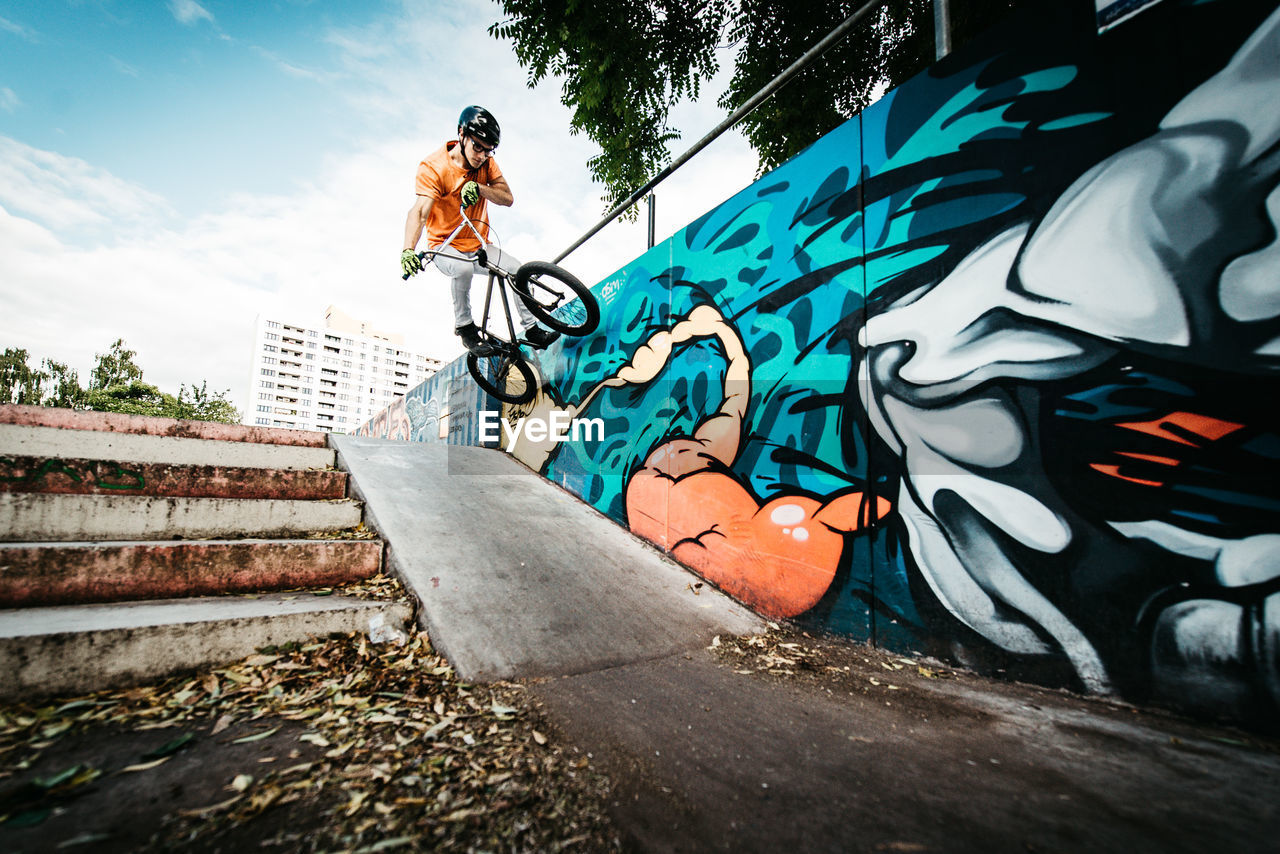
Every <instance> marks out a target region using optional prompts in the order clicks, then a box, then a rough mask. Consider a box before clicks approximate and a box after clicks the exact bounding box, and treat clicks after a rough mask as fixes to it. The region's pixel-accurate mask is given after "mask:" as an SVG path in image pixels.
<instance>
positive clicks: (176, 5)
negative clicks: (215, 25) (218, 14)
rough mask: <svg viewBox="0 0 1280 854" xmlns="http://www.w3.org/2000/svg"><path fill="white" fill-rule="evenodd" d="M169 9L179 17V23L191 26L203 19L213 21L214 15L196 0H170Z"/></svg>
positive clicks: (174, 15)
mask: <svg viewBox="0 0 1280 854" xmlns="http://www.w3.org/2000/svg"><path fill="white" fill-rule="evenodd" d="M169 11H170V12H172V13H173V17H175V18H177V20H178V23H180V24H182V25H183V26H187V27H191V26H194V25H196V24H198V23H199V22H201V21H209V22H211V23H212V21H213V15H211V14H210V13H209V10H208V9H206V8H205V7H203V6H201V5H200V4H199V3H197V2H196V0H169Z"/></svg>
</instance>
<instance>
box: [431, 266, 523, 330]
mask: <svg viewBox="0 0 1280 854" xmlns="http://www.w3.org/2000/svg"><path fill="white" fill-rule="evenodd" d="M460 254H461V253H460ZM475 258H476V253H474V252H471V253H468V254H467V259H468V260H465V261H460V260H457V259H455V258H445V257H444V256H442V255H437V256H435V259H434V263H435V265H436V269H438V270H439V271H440V272H441V273H444V274H445V275H446V276H448V277H449V279H450V282H451V289H452V291H453V328H454V329H461V328H462V327H464V326H466V325H468V324H470V323H475V318H474V317H472V315H471V280H472V278H473V277H474V276H475V274H476V273H486V272H488V271H487V270H485V269H484V268H483V267H481V266H480V265H479V264H477V263H476V261H475ZM508 296H509V298H510V299H511V301H512V302H514V303H515V305H516V313H517V314H519V315H520V325H521V327H522V328H524V329H529V328H530V327H532V326H533V325H534V324H535V323H537V321H536V320H535V319H534V317H533V315H532V314H530V313H529V309H527V308H525V306H524V301H523V300H521V299H520V297H518V296H516V295H515V294H514V293H512V294H509V295H508ZM499 299H501V297H499Z"/></svg>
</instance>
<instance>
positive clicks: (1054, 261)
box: [861, 12, 1280, 711]
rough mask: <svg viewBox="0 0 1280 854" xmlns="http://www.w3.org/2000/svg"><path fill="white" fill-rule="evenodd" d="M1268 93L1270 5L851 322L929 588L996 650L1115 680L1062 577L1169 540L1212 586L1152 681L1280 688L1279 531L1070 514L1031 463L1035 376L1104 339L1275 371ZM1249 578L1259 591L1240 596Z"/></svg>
mask: <svg viewBox="0 0 1280 854" xmlns="http://www.w3.org/2000/svg"><path fill="white" fill-rule="evenodd" d="M1278 106H1280V12H1277V13H1275V14H1273V15H1272V16H1271V17H1270V18H1269V19H1268V20H1267V21H1266V22H1265V23H1264V24H1263V25H1262V26H1261V27H1260V28H1259V29H1258V30H1257V31H1256V32H1255V33H1254V34H1253V36H1252V37H1251V38H1250V39H1249V41H1248V42H1247V43H1246V44H1244V45H1243V46H1242V47H1241V48H1240V49H1239V51H1237V53H1236V54H1235V56H1234V57H1233V58H1232V60H1231V61H1230V63H1229V64H1228V65H1227V67H1226V68H1224V69H1223V70H1222V71H1220V72H1219V73H1218V74H1216V75H1215V76H1213V77H1212V78H1210V79H1209V80H1207V81H1206V82H1205V83H1203V84H1202V85H1201V86H1199V87H1198V88H1196V89H1194V90H1193V91H1192V92H1190V93H1189V94H1188V95H1187V96H1186V97H1185V98H1184V99H1183V100H1182V101H1180V102H1179V103H1178V104H1177V105H1176V106H1175V107H1174V108H1173V109H1172V110H1171V111H1170V112H1169V113H1168V114H1167V115H1166V116H1165V118H1164V120H1163V121H1162V122H1161V124H1160V126H1159V130H1158V132H1157V133H1155V134H1154V135H1152V136H1150V137H1148V138H1147V139H1145V140H1143V141H1141V142H1140V143H1138V144H1135V145H1132V146H1130V147H1129V148H1127V149H1124V150H1122V151H1120V152H1119V153H1117V154H1116V155H1114V156H1112V157H1110V158H1108V159H1107V160H1105V161H1103V162H1102V163H1099V164H1097V165H1096V166H1095V167H1094V168H1092V169H1091V170H1090V171H1088V172H1087V173H1085V174H1084V175H1083V176H1081V177H1080V178H1079V179H1078V180H1077V181H1076V182H1075V183H1074V184H1073V185H1072V186H1071V187H1070V188H1069V189H1068V190H1067V191H1066V192H1065V193H1064V194H1063V195H1062V196H1061V197H1060V198H1058V199H1057V201H1056V202H1055V203H1054V204H1053V206H1052V207H1051V209H1050V210H1049V211H1048V213H1047V214H1046V215H1045V216H1044V218H1043V219H1042V220H1040V221H1038V222H1035V223H1029V224H1023V225H1020V226H1017V227H1013V228H1009V229H1008V230H1006V231H1004V232H1002V233H1000V234H998V235H996V236H995V237H993V238H992V239H990V240H989V241H987V242H986V243H985V244H984V245H982V246H981V247H979V248H978V249H977V250H975V251H974V252H972V253H971V254H970V255H969V256H968V257H967V258H966V259H965V260H964V261H963V262H962V263H961V264H960V265H958V266H957V268H956V269H954V270H953V271H951V272H950V273H949V274H948V275H946V276H945V277H944V278H943V279H942V280H941V281H939V282H937V283H936V284H935V285H933V286H931V287H929V288H925V289H922V290H921V291H918V292H916V293H914V294H911V295H909V296H907V297H905V298H903V299H901V300H899V301H898V302H897V303H896V304H894V305H893V306H891V307H889V308H888V309H887V310H886V311H884V312H883V313H881V314H879V315H878V316H875V317H873V318H871V319H869V320H868V321H867V324H866V326H865V329H864V330H863V340H862V343H863V345H864V346H865V347H866V348H867V349H868V356H867V360H866V362H865V364H864V366H863V368H862V370H863V371H864V375H863V379H864V382H862V383H861V386H862V388H863V389H864V390H865V389H869V391H864V394H865V395H866V397H867V398H868V399H867V400H865V403H866V405H867V409H868V411H869V413H870V415H871V419H872V422H873V424H874V428H875V430H876V432H877V433H878V435H879V436H880V437H881V438H882V439H883V440H884V441H886V442H888V443H889V444H890V446H891V447H892V448H893V449H894V450H896V451H897V452H898V454H899V455H900V458H901V460H902V463H903V466H904V478H903V484H902V488H901V494H900V495H899V497H898V499H897V502H896V504H897V507H898V510H899V512H900V513H901V515H902V518H903V521H904V524H905V526H906V531H907V536H908V540H909V547H910V549H911V553H912V556H913V558H914V561H915V563H916V564H917V565H918V566H919V567H920V569H921V571H922V573H923V574H924V576H925V578H926V580H927V582H928V584H929V585H930V587H931V588H932V590H933V592H934V593H935V594H936V596H937V597H938V598H939V599H940V600H941V602H942V603H943V604H944V605H945V606H946V607H947V608H948V609H949V610H950V611H951V612H952V614H954V615H955V616H956V617H958V618H959V619H960V620H962V621H963V622H964V623H966V624H967V625H968V626H970V627H971V628H973V629H974V630H975V631H977V632H978V633H979V634H981V635H982V636H983V637H984V638H986V639H987V640H988V641H989V642H991V643H993V644H995V645H997V646H998V647H1000V648H1002V649H1004V650H1006V651H1008V652H1010V653H1015V654H1019V655H1031V656H1037V655H1058V656H1062V655H1065V656H1066V657H1067V658H1068V659H1069V661H1070V663H1071V665H1072V666H1073V667H1074V669H1075V672H1076V674H1077V675H1078V677H1079V679H1080V681H1081V682H1082V683H1083V684H1084V685H1085V686H1086V687H1087V688H1088V689H1090V690H1092V691H1095V692H1099V693H1109V692H1112V691H1113V690H1114V688H1115V685H1116V673H1114V672H1113V670H1115V669H1117V668H1116V667H1114V666H1113V663H1112V660H1111V655H1109V654H1108V653H1106V652H1104V651H1102V650H1101V645H1100V644H1099V643H1098V641H1097V632H1096V631H1095V632H1092V633H1090V632H1089V631H1086V630H1085V629H1083V628H1082V625H1084V624H1086V623H1088V622H1089V621H1088V619H1087V618H1083V619H1082V616H1081V615H1080V614H1079V613H1072V612H1073V610H1074V611H1078V609H1079V607H1080V606H1079V602H1078V600H1077V601H1076V603H1075V604H1074V605H1070V606H1069V605H1067V604H1066V598H1067V597H1066V596H1064V595H1063V594H1062V590H1063V587H1064V585H1063V583H1062V582H1061V580H1060V579H1061V577H1062V576H1065V575H1066V574H1068V573H1071V572H1075V573H1077V574H1080V573H1092V574H1094V575H1095V578H1096V577H1099V576H1101V577H1102V578H1103V579H1104V580H1103V581H1101V582H1097V583H1095V584H1093V594H1094V595H1095V596H1096V597H1097V599H1098V601H1099V606H1100V607H1105V601H1104V600H1105V598H1106V596H1107V590H1108V587H1107V583H1106V581H1105V579H1106V577H1107V573H1112V574H1113V575H1112V577H1113V578H1114V577H1116V576H1120V575H1123V573H1124V571H1125V570H1124V568H1123V563H1124V562H1125V561H1139V560H1141V561H1146V562H1147V563H1148V564H1150V563H1151V561H1152V560H1153V558H1152V555H1153V554H1155V555H1156V556H1157V557H1156V558H1155V559H1156V560H1158V559H1159V557H1158V556H1159V555H1161V554H1163V555H1165V556H1166V558H1167V559H1168V560H1169V561H1170V562H1171V561H1173V560H1177V561H1188V560H1189V561H1202V562H1204V565H1205V573H1206V577H1207V578H1210V579H1211V584H1213V585H1216V588H1215V589H1216V590H1217V591H1218V595H1197V596H1196V597H1195V598H1187V599H1183V600H1181V601H1177V602H1174V603H1170V604H1167V605H1166V606H1162V607H1163V610H1161V611H1159V612H1158V613H1157V614H1156V615H1154V616H1153V617H1152V618H1151V619H1152V624H1153V626H1154V628H1153V629H1152V633H1151V635H1150V643H1151V645H1152V647H1153V650H1148V651H1146V652H1144V653H1142V654H1143V655H1146V656H1147V663H1146V665H1145V666H1146V667H1148V668H1149V670H1150V674H1149V678H1150V680H1151V685H1152V690H1153V691H1154V692H1155V693H1156V694H1157V695H1159V696H1163V697H1165V698H1175V699H1176V701H1177V702H1179V703H1181V704H1184V705H1187V706H1192V707H1199V708H1201V709H1207V710H1210V711H1218V710H1228V711H1229V710H1230V709H1231V708H1232V707H1233V706H1234V705H1236V704H1237V703H1239V702H1241V699H1240V698H1242V697H1245V696H1251V697H1255V698H1256V697H1262V698H1263V702H1269V703H1271V704H1276V703H1280V593H1275V592H1269V593H1268V592H1265V591H1268V590H1269V591H1274V590H1275V589H1277V587H1276V586H1275V585H1271V586H1270V587H1268V585H1267V582H1270V581H1274V580H1275V579H1276V578H1277V577H1280V534H1274V533H1263V534H1258V535H1256V536H1249V537H1244V538H1241V539H1237V540H1228V539H1220V538H1215V537H1211V536H1207V535H1205V534H1203V533H1199V532H1194V531H1191V530H1187V529H1183V528H1181V527H1179V526H1178V525H1176V524H1171V523H1169V522H1167V521H1161V520H1150V521H1134V520H1132V519H1130V520H1127V521H1123V522H1120V521H1117V522H1113V523H1097V522H1093V521H1087V520H1084V519H1083V518H1082V515H1081V514H1080V513H1078V512H1075V511H1074V510H1073V507H1072V505H1071V503H1070V502H1069V501H1068V500H1066V499H1065V498H1064V497H1063V496H1062V495H1060V494H1059V493H1058V492H1057V491H1055V488H1054V486H1053V485H1052V483H1051V480H1050V478H1048V477H1046V476H1035V472H1036V471H1037V470H1038V471H1039V472H1040V473H1041V474H1042V475H1043V473H1044V467H1045V460H1044V459H1043V458H1042V454H1043V453H1044V449H1043V448H1042V447H1040V446H1039V443H1038V436H1037V429H1036V419H1035V416H1034V413H1035V412H1036V394H1037V383H1043V382H1049V381H1060V380H1063V379H1064V378H1068V377H1073V376H1078V375H1079V374H1081V373H1083V372H1085V371H1088V370H1089V369H1091V368H1094V367H1097V366H1099V365H1101V364H1103V363H1105V362H1107V361H1108V360H1110V359H1112V358H1113V357H1115V356H1116V355H1117V354H1125V353H1134V352H1137V353H1142V354H1145V355H1148V356H1152V357H1155V358H1159V359H1162V360H1165V361H1166V362H1168V363H1172V364H1185V365H1199V366H1212V367H1213V368H1215V369H1217V370H1221V371H1226V372H1234V373H1237V374H1239V375H1240V376H1241V377H1246V376H1252V377H1275V376H1276V375H1277V372H1280V328H1277V325H1276V320H1277V318H1278V317H1280V240H1278V239H1277V237H1276V235H1277V231H1278V229H1277V224H1280V189H1278V188H1277V174H1278V172H1280V108H1278ZM1259 235H1262V236H1263V239H1259ZM1009 389H1016V392H1015V391H1010V390H1009ZM1095 557H1096V558H1097V559H1098V561H1099V562H1098V564H1097V565H1093V564H1091V565H1089V566H1081V563H1082V561H1086V560H1088V561H1093V560H1094V559H1095ZM1045 567H1049V568H1050V571H1049V573H1048V574H1046V572H1045V570H1044V568H1045ZM1055 573H1057V575H1055ZM1118 583H1119V582H1116V584H1118ZM1246 587H1249V588H1250V589H1255V590H1257V589H1261V590H1263V591H1264V593H1262V594H1260V595H1259V596H1258V598H1257V599H1256V600H1255V601H1248V600H1247V597H1243V596H1242V595H1241V594H1240V590H1241V589H1243V588H1246ZM1079 592H1080V588H1079V587H1077V588H1074V589H1073V590H1072V593H1073V594H1075V593H1079ZM1068 614H1072V615H1071V616H1068ZM1157 648H1158V649H1157ZM1272 708H1274V705H1273V706H1272Z"/></svg>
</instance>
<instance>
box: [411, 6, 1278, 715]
mask: <svg viewBox="0 0 1280 854" xmlns="http://www.w3.org/2000/svg"><path fill="white" fill-rule="evenodd" d="M1035 12H1036V14H1035V15H1033V16H1027V17H1022V18H1015V19H1013V20H1010V21H1009V22H1007V24H1006V25H1004V26H1003V27H1002V28H1000V29H999V30H997V31H994V32H992V33H990V34H988V36H987V37H986V38H984V39H983V40H981V41H979V42H977V43H974V44H970V45H968V46H967V47H966V48H965V49H964V50H962V51H959V52H957V53H956V54H953V55H952V56H950V57H948V58H947V59H946V60H944V61H942V62H940V63H938V64H936V65H935V66H934V67H932V68H931V69H930V70H929V71H928V72H926V73H924V74H922V75H920V76H918V77H917V78H915V79H913V80H911V81H910V82H908V83H907V84H905V85H903V86H901V87H900V88H898V89H896V90H894V91H892V92H890V93H889V94H888V95H886V96H885V97H884V98H883V99H882V100H880V101H879V102H877V103H876V104H875V105H873V106H872V107H871V108H869V109H868V110H866V111H865V112H864V113H863V114H862V115H860V116H857V117H855V118H853V119H852V120H850V121H849V122H848V123H847V124H845V125H844V126H842V127H840V128H838V129H837V130H835V131H834V132H832V133H831V134H829V135H828V136H826V137H824V138H823V139H822V140H821V141H819V142H818V143H816V144H815V145H814V146H812V147H811V148H810V149H808V150H807V151H805V152H804V153H802V154H801V155H799V156H798V157H796V158H795V159H793V160H792V161H790V162H788V163H786V164H784V165H783V166H782V167H780V168H778V169H776V170H774V171H773V172H770V173H769V174H767V175H765V176H764V177H762V178H761V179H760V180H758V181H757V182H756V183H755V184H753V185H752V186H751V187H749V188H747V189H746V190H744V191H743V192H741V193H740V194H738V195H737V196H735V197H734V198H732V199H729V200H728V201H726V202H725V203H723V204H721V205H720V206H718V207H716V208H715V209H714V210H712V211H710V212H709V213H707V214H706V215H705V216H703V217H701V218H700V219H698V220H697V221H695V222H693V223H691V224H690V225H688V226H687V227H686V228H684V229H683V230H681V231H680V232H678V233H677V234H675V235H674V236H673V237H672V238H671V239H669V240H667V241H666V242H664V243H662V244H660V245H658V246H655V247H654V248H653V249H652V250H650V251H649V252H647V253H646V254H644V255H643V256H641V257H639V258H637V259H636V260H635V261H633V262H632V263H630V264H628V265H627V266H625V267H624V268H622V269H620V270H619V271H618V272H617V273H616V274H615V275H613V276H611V277H609V278H608V279H607V280H605V281H603V282H601V283H599V284H598V285H597V286H596V288H595V289H594V291H595V293H596V294H597V296H598V299H599V301H600V303H601V305H602V312H603V315H602V320H601V327H600V329H599V330H598V331H597V332H596V333H595V334H594V335H593V336H591V337H589V338H585V339H562V341H561V342H559V343H557V344H556V345H555V346H554V347H553V348H552V349H550V350H548V351H546V352H545V353H544V354H542V355H541V356H540V359H541V365H540V367H541V373H542V375H543V376H544V377H546V378H547V379H548V383H547V385H546V386H545V388H544V389H543V394H542V395H541V396H540V397H539V399H538V400H536V401H535V402H534V404H532V405H531V406H529V407H528V408H527V409H526V410H525V411H524V412H522V413H514V414H515V415H516V416H519V415H520V414H524V415H529V416H538V415H541V416H543V417H547V416H548V414H549V413H550V412H551V411H552V410H560V411H562V412H566V413H567V414H568V416H569V417H580V418H581V417H589V418H593V419H601V420H603V422H604V423H605V426H606V429H605V432H604V437H603V438H600V437H599V436H598V435H596V436H592V437H591V438H589V439H588V438H585V437H579V438H577V439H569V440H567V441H563V442H542V443H540V444H538V445H537V446H534V445H529V444H521V445H517V446H516V448H515V452H516V454H517V456H519V457H520V458H521V459H523V460H524V461H525V462H526V463H527V464H529V465H530V466H532V467H533V468H535V469H537V470H539V471H541V472H542V473H544V474H545V475H546V476H547V477H548V478H550V479H552V480H554V481H555V482H557V483H559V484H561V485H563V486H564V487H565V488H567V489H568V490H570V491H572V492H574V493H576V494H577V495H579V496H581V497H582V498H583V499H584V500H585V501H587V502H589V503H590V504H592V505H593V506H594V507H596V508H597V509H599V510H600V511H601V512H603V513H605V514H607V515H609V516H610V517H611V518H613V519H614V520H616V521H617V522H618V523H620V524H623V525H626V526H628V527H629V528H630V529H631V530H633V531H634V532H636V533H637V534H639V535H640V536H642V537H645V538H646V539H648V540H650V541H652V542H654V543H655V544H657V545H659V546H660V547H662V548H664V549H666V550H667V551H669V552H670V553H671V554H672V555H674V556H675V557H676V558H678V559H679V560H681V561H682V562H684V563H685V564H687V565H688V566H690V567H692V568H694V569H695V570H697V571H698V572H699V573H701V574H702V575H704V576H705V577H706V578H707V579H709V580H710V581H713V582H714V583H715V584H717V585H718V586H720V587H721V588H723V589H724V590H726V591H728V592H729V593H731V594H732V595H734V596H735V597H737V598H739V599H740V600H742V601H744V602H746V603H748V604H750V605H752V606H753V607H755V608H756V609H758V610H759V611H761V612H762V613H764V614H767V615H771V616H775V617H785V618H792V619H795V620H796V621H798V622H799V623H801V624H802V625H804V626H807V627H811V628H813V629H817V630H824V631H830V632H835V633H841V634H845V635H848V636H851V637H853V638H857V639H865V640H870V641H872V642H874V643H877V644H881V645H884V646H888V647H892V648H895V649H901V650H904V651H908V650H911V651H921V652H926V653H930V654H934V655H939V656H942V657H944V658H946V659H948V660H951V661H955V662H958V663H961V664H964V665H967V666H970V667H973V668H975V669H979V670H983V671H988V672H997V671H998V672H1001V673H1007V674H1009V675H1011V676H1015V677H1017V678H1023V679H1030V680H1034V681H1039V682H1041V683H1045V684H1050V685H1061V686H1067V687H1070V688H1074V689H1077V690H1085V691H1089V692H1094V693H1100V694H1109V695H1114V696H1119V697H1123V698H1126V699H1129V700H1133V701H1137V702H1156V703H1160V704H1165V705H1171V706H1175V707H1179V708H1182V709H1187V710H1192V711H1197V712H1201V713H1204V714H1208V715H1213V716H1217V717H1223V718H1236V719H1245V720H1248V721H1251V722H1253V723H1254V724H1256V725H1262V726H1268V727H1274V726H1275V725H1276V722H1277V721H1280V716H1278V715H1277V711H1278V709H1277V705H1278V704H1280V435H1278V433H1277V420H1278V418H1277V405H1276V400H1277V395H1276V392H1277V369H1280V322H1278V316H1280V240H1278V239H1277V228H1276V223H1277V222H1278V221H1280V190H1278V189H1277V174H1278V171H1280V109H1277V105H1278V104H1280V13H1278V12H1276V4H1275V3H1274V2H1248V1H1247V0H1162V2H1158V3H1155V4H1151V5H1145V6H1144V8H1143V10H1142V11H1141V12H1140V13H1139V14H1136V15H1134V16H1132V17H1130V18H1127V19H1125V20H1122V21H1119V22H1118V23H1117V22H1115V21H1108V22H1107V24H1108V25H1107V26H1106V27H1104V28H1103V30H1102V31H1101V32H1100V29H1099V23H1100V22H1099V17H1098V7H1097V6H1096V5H1095V3H1094V2H1090V0H1079V2H1046V3H1044V4H1042V5H1041V6H1039V7H1037V9H1036V10H1035ZM689 168H697V164H696V161H695V162H694V164H692V166H691V167H689ZM410 420H411V419H410Z"/></svg>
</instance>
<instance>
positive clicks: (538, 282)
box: [515, 261, 600, 335]
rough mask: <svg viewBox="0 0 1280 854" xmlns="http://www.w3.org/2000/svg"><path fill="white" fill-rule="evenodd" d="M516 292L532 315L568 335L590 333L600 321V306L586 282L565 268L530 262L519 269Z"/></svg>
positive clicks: (542, 262) (541, 262) (540, 262)
mask: <svg viewBox="0 0 1280 854" xmlns="http://www.w3.org/2000/svg"><path fill="white" fill-rule="evenodd" d="M515 291H516V293H517V294H519V295H520V299H521V300H523V301H524V304H525V305H527V306H528V307H529V311H530V312H532V313H533V316H534V317H536V318H538V320H540V321H542V322H543V323H544V324H546V325H547V326H549V327H550V328H552V329H554V330H555V331H557V332H563V333H564V334H565V335H587V334H589V333H591V332H593V331H595V328H596V326H597V325H598V324H599V323H600V306H599V305H597V304H596V298H595V297H593V296H592V295H591V291H590V290H589V289H588V288H587V286H586V285H584V284H582V282H580V281H578V277H577V276H575V275H573V273H570V272H569V271H568V270H566V269H564V268H563V267H557V266H556V265H555V264H550V263H547V262H546V261H530V262H528V263H527V264H522V265H521V266H520V269H519V270H517V271H516V281H515Z"/></svg>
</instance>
